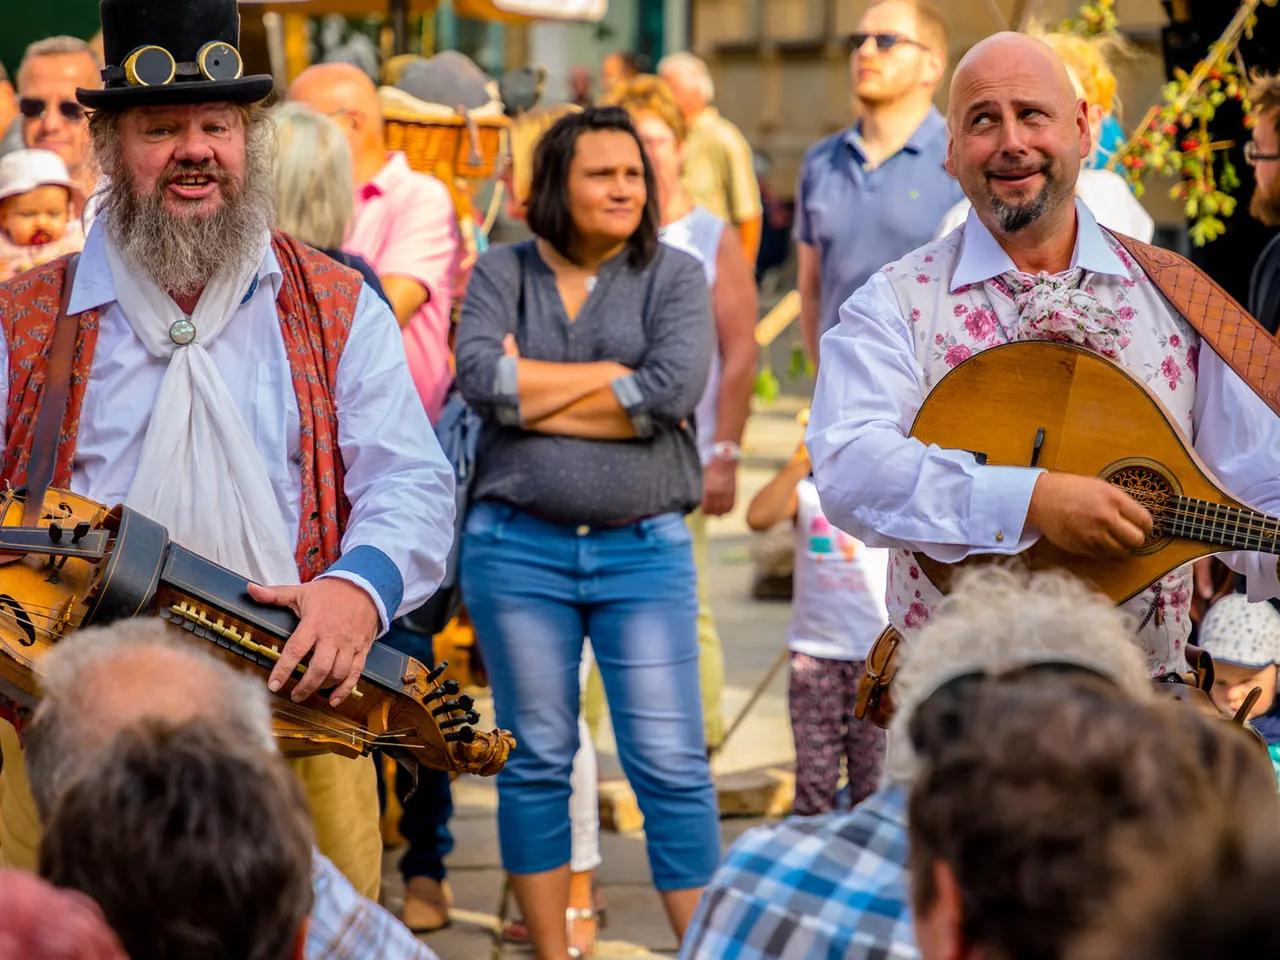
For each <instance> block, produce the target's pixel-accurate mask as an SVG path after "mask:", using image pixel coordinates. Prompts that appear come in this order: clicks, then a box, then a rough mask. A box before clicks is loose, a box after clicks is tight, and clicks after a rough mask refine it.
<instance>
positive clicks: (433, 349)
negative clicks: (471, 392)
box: [343, 152, 461, 422]
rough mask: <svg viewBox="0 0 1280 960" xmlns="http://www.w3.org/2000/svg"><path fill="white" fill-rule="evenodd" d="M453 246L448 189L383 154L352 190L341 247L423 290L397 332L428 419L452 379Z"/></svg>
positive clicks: (455, 227) (455, 241)
mask: <svg viewBox="0 0 1280 960" xmlns="http://www.w3.org/2000/svg"><path fill="white" fill-rule="evenodd" d="M460 247H461V245H460V243H459V237H458V223H457V218H456V217H455V216H454V213H453V201H452V200H451V199H450V197H449V191H448V189H447V188H446V187H445V185H444V184H443V183H441V182H440V181H439V180H437V179H436V178H435V177H430V176H427V175H426V174H425V173H415V172H414V171H413V170H411V169H409V164H408V161H406V160H405V158H404V154H403V153H399V152H396V153H392V154H390V155H389V157H388V158H387V164H386V166H384V167H383V168H382V169H381V170H379V171H378V174H377V176H375V177H374V178H373V179H372V180H370V181H369V182H368V183H366V184H365V185H364V186H363V187H361V188H360V189H359V190H357V191H356V212H355V217H354V219H353V220H352V221H351V229H350V231H349V232H348V233H347V240H346V243H344V244H343V249H345V250H347V251H348V252H350V253H355V254H358V255H360V256H362V257H364V258H365V260H367V261H368V262H369V265H370V266H371V267H373V269H374V272H375V273H377V274H378V276H379V277H388V276H392V275H397V276H404V277H408V278H409V279H410V280H414V281H416V282H418V283H420V284H422V285H423V286H424V287H426V289H427V293H428V296H427V302H426V303H424V304H423V305H422V306H421V307H419V308H418V310H417V312H416V313H414V315H413V316H412V317H411V318H410V319H409V323H408V325H407V326H405V327H404V329H403V331H402V332H403V334H404V352H405V357H406V358H407V359H408V361H409V373H410V374H411V375H412V376H413V383H414V386H416V387H417V388H418V396H420V397H421V398H422V405H423V406H424V407H426V408H427V416H429V417H430V418H431V420H432V421H433V422H434V421H435V419H436V417H438V416H439V415H440V408H441V406H442V405H443V404H444V396H445V393H446V392H447V391H448V389H449V383H450V381H451V380H452V379H453V377H452V374H451V372H450V369H449V308H450V306H451V305H452V303H453V285H454V282H455V273H456V271H457V268H458V262H459V250H460Z"/></svg>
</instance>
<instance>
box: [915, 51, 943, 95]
mask: <svg viewBox="0 0 1280 960" xmlns="http://www.w3.org/2000/svg"><path fill="white" fill-rule="evenodd" d="M922 68H923V69H922V70H921V71H920V79H921V80H922V81H923V82H924V85H925V86H926V87H928V88H929V89H930V90H937V89H938V86H939V85H940V84H941V83H942V78H943V76H944V75H945V74H946V72H947V55H946V53H944V52H943V51H941V50H934V49H933V48H932V47H930V48H929V49H928V50H926V51H925V52H924V63H923V64H922Z"/></svg>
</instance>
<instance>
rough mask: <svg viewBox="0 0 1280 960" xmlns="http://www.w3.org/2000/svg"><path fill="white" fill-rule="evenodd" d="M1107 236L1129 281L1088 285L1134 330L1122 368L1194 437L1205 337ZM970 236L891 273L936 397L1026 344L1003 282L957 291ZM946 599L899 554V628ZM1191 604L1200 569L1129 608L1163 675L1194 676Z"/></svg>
mask: <svg viewBox="0 0 1280 960" xmlns="http://www.w3.org/2000/svg"><path fill="white" fill-rule="evenodd" d="M1103 236H1104V237H1105V239H1106V241H1107V243H1108V244H1109V245H1110V247H1111V249H1112V250H1113V251H1115V253H1116V255H1117V256H1118V257H1119V258H1120V260H1121V262H1122V263H1123V264H1124V265H1125V267H1126V268H1127V270H1128V276H1126V277H1117V276H1111V275H1104V274H1094V273H1087V272H1086V273H1085V275H1084V278H1083V280H1082V282H1081V287H1082V288H1083V289H1084V290H1086V291H1087V292H1089V293H1091V294H1093V296H1095V297H1096V298H1097V299H1098V301H1099V302H1100V303H1102V304H1103V305H1104V306H1106V307H1109V308H1111V310H1112V311H1114V313H1115V315H1116V317H1117V318H1118V321H1119V322H1120V323H1122V324H1124V325H1125V329H1124V330H1123V336H1121V338H1120V342H1121V344H1123V346H1122V347H1121V349H1120V356H1119V362H1120V363H1121V364H1122V365H1123V366H1124V367H1125V368H1126V369H1127V370H1128V371H1129V372H1130V373H1131V374H1132V375H1134V376H1136V377H1137V378H1138V379H1140V380H1142V381H1143V382H1145V383H1146V385H1147V386H1148V387H1149V388H1150V389H1151V390H1152V391H1153V392H1154V393H1155V395H1156V396H1157V397H1159V398H1160V402H1161V403H1163V404H1164V405H1165V408H1166V409H1168V410H1169V412H1170V414H1171V415H1172V416H1173V418H1174V419H1175V420H1176V422H1177V424H1178V426H1179V427H1180V428H1181V429H1182V431H1183V432H1184V433H1185V434H1186V435H1187V436H1192V435H1193V430H1192V417H1191V413H1192V408H1193V406H1194V401H1195V388H1196V363H1197V359H1198V355H1199V351H1200V340H1199V337H1198V335H1197V334H1196V333H1195V331H1194V330H1193V329H1192V328H1191V326H1190V324H1188V323H1187V322H1186V321H1185V320H1184V319H1183V318H1182V317H1181V316H1180V315H1179V314H1178V313H1177V311H1175V310H1174V309H1173V308H1172V307H1170V305H1169V304H1168V302H1167V301H1166V300H1165V299H1164V297H1163V296H1162V295H1161V293H1160V292H1159V290H1157V289H1156V287H1155V286H1154V284H1152V283H1151V281H1150V280H1149V279H1148V278H1147V275H1146V274H1145V273H1144V272H1143V271H1142V269H1141V268H1140V267H1139V266H1138V265H1137V264H1135V263H1134V262H1133V259H1132V258H1131V257H1130V256H1129V254H1128V253H1127V252H1125V250H1124V249H1123V248H1122V247H1121V246H1120V244H1119V243H1117V242H1116V240H1115V238H1114V237H1112V236H1111V235H1110V234H1108V233H1106V232H1105V231H1104V232H1103ZM963 238H964V230H956V231H953V232H952V233H950V234H948V235H947V236H945V237H943V238H942V239H941V240H938V241H936V242H934V243H932V244H929V245H927V246H924V247H921V248H920V249H918V250H915V251H913V252H911V253H909V254H907V256H905V257H903V258H902V259H901V260H898V261H897V262H896V263H892V264H889V265H888V266H887V267H885V268H884V273H885V275H886V277H887V278H888V280H889V283H890V285H891V286H892V287H893V289H894V292H895V293H896V294H897V297H898V304H899V306H900V308H901V309H902V315H903V316H904V317H906V318H908V320H909V324H910V327H911V331H912V335H913V339H914V348H915V357H916V360H917V362H918V363H919V364H920V367H921V369H922V371H923V373H924V383H925V387H926V389H932V388H933V385H934V384H936V383H937V382H938V381H939V380H940V379H942V377H943V376H944V375H945V374H946V373H947V371H948V370H950V369H951V368H952V367H954V366H955V365H956V364H958V363H960V362H961V361H963V360H966V359H968V358H969V357H971V356H972V355H973V354H975V353H977V352H979V351H981V350H985V349H986V348H987V347H994V346H997V345H999V344H1002V343H1008V342H1009V341H1010V340H1013V339H1016V338H1017V337H1016V334H1017V331H1018V329H1019V326H1020V323H1021V321H1020V319H1019V315H1018V311H1017V309H1016V308H1015V306H1014V302H1013V298H1012V291H1011V290H1010V288H1009V286H1008V285H1007V283H1005V282H1004V281H1002V280H1001V279H1000V278H993V279H992V280H988V281H986V282H984V283H980V284H970V285H967V286H963V287H960V288H958V289H957V290H955V291H954V292H951V291H950V290H949V289H948V288H949V287H950V286H951V277H952V276H953V275H954V273H955V269H956V266H957V263H958V261H959V258H960V249H961V244H962V242H963ZM940 597H941V594H940V593H939V592H938V590H937V588H935V587H934V586H933V584H932V583H930V582H929V581H928V579H926V578H925V577H924V576H923V575H922V574H921V572H920V569H919V567H918V566H917V565H916V564H915V562H914V559H913V557H912V555H911V553H909V552H907V551H905V550H893V551H890V559H889V574H888V594H887V605H888V609H889V618H890V621H891V622H892V623H893V624H894V625H895V626H896V627H898V629H900V630H910V629H913V628H916V627H919V626H920V625H921V624H922V623H923V622H924V621H926V620H927V619H928V618H929V614H930V612H931V610H932V608H933V606H934V605H935V604H936V602H937V601H938V600H939V599H940ZM1190 605H1191V568H1190V567H1183V568H1181V569H1179V570H1175V571H1174V572H1173V573H1171V574H1169V575H1168V576H1166V577H1165V578H1164V579H1163V580H1162V581H1161V582H1160V583H1158V584H1156V585H1154V586H1152V587H1151V588H1149V589H1147V590H1145V591H1143V592H1142V593H1140V594H1138V595H1137V596H1136V597H1133V598H1132V599H1130V600H1129V601H1128V602H1126V603H1125V604H1124V609H1125V610H1126V611H1128V612H1129V613H1130V614H1132V615H1133V616H1134V617H1135V618H1136V621H1137V622H1138V623H1139V624H1141V627H1140V629H1139V631H1138V636H1137V640H1138V643H1139V645H1140V647H1141V648H1142V650H1143V651H1144V653H1145V654H1146V657H1147V665H1148V667H1149V668H1150V670H1151V673H1152V675H1153V676H1154V675H1159V674H1162V673H1164V672H1166V671H1168V670H1182V669H1185V667H1186V652H1185V649H1184V647H1185V644H1186V639H1187V636H1188V634H1189V633H1190V631H1191V621H1190V619H1189V617H1188V612H1189V610H1190Z"/></svg>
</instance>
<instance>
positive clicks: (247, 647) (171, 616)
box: [160, 600, 364, 700]
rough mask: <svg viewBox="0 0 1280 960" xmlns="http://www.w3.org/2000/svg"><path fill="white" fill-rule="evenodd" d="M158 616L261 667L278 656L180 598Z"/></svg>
mask: <svg viewBox="0 0 1280 960" xmlns="http://www.w3.org/2000/svg"><path fill="white" fill-rule="evenodd" d="M160 617H161V619H164V620H167V621H169V622H170V623H175V624H177V625H179V626H181V627H183V628H184V629H186V630H190V631H191V632H193V633H195V634H196V635H197V636H199V637H202V638H203V639H206V640H212V641H213V642H214V643H216V644H218V646H220V647H222V648H224V649H226V650H231V651H233V652H235V653H238V654H240V655H241V656H242V657H245V658H246V659H248V660H252V661H253V662H254V663H256V664H258V666H260V667H262V668H263V669H265V670H270V669H271V668H272V667H273V666H275V663H276V661H278V660H279V659H280V648H279V647H278V646H276V645H274V644H272V645H271V646H267V645H266V644H263V643H258V641H256V640H254V639H253V634H252V633H250V632H249V631H248V630H241V629H239V628H238V627H236V625H235V624H232V623H227V622H226V621H225V620H223V618H222V617H218V618H217V619H216V620H215V619H212V618H211V617H210V616H209V613H208V611H206V610H202V609H201V608H200V607H198V606H197V605H196V604H194V603H191V602H189V601H186V600H182V601H179V602H178V603H173V604H170V605H169V606H167V607H164V608H162V609H161V610H160ZM293 672H294V673H295V674H298V675H301V674H303V673H305V672H306V668H305V667H303V665H302V664H298V666H296V667H294V671H293ZM351 696H352V697H354V698H356V699H357V700H359V699H361V698H362V697H363V696H364V694H363V693H362V692H361V691H360V688H359V687H358V686H357V687H356V688H355V689H353V690H352V691H351Z"/></svg>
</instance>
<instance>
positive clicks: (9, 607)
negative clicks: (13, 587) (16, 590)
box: [0, 593, 36, 647]
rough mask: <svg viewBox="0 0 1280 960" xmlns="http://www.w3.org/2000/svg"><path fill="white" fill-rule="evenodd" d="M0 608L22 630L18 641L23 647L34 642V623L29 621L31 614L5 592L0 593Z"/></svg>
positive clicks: (33, 644) (30, 645)
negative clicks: (6, 612)
mask: <svg viewBox="0 0 1280 960" xmlns="http://www.w3.org/2000/svg"><path fill="white" fill-rule="evenodd" d="M0 609H3V610H5V611H8V613H9V617H10V619H11V620H12V622H13V624H14V625H15V626H16V627H17V628H18V629H19V630H21V631H22V635H21V636H20V637H18V642H19V643H20V644H22V645H23V646H24V647H34V646H35V644H36V625H35V624H34V623H32V622H31V615H30V614H29V613H27V611H26V610H24V609H23V607H22V604H20V603H19V602H18V601H17V600H15V599H13V597H11V596H9V595H8V594H7V593H0Z"/></svg>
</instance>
